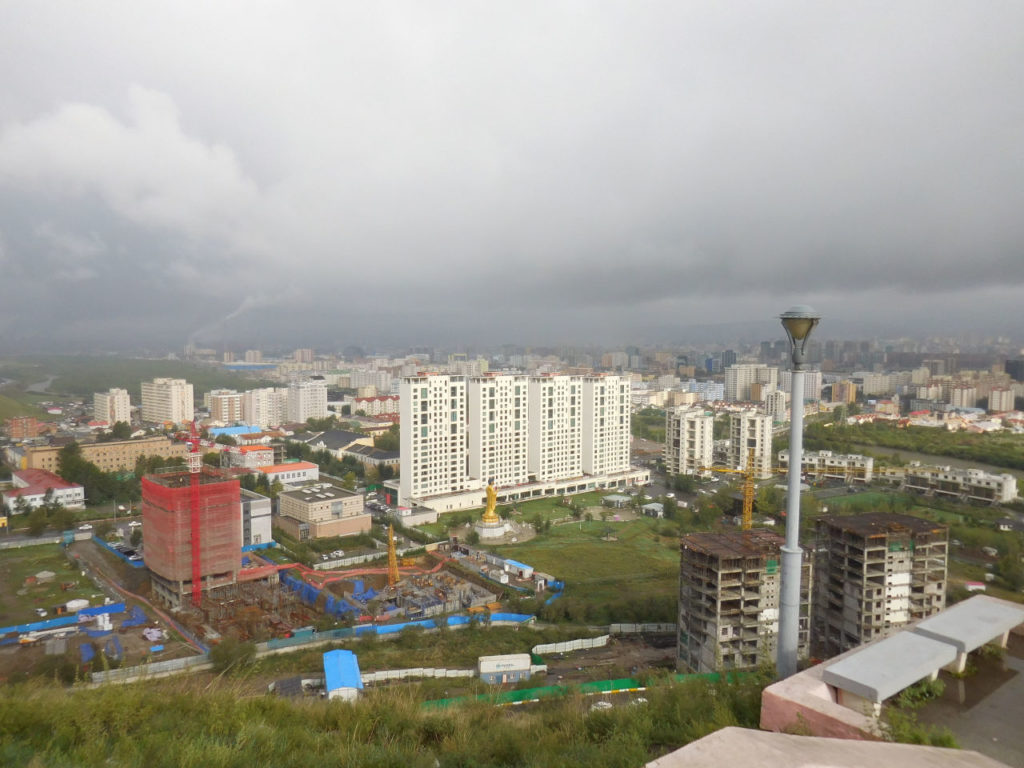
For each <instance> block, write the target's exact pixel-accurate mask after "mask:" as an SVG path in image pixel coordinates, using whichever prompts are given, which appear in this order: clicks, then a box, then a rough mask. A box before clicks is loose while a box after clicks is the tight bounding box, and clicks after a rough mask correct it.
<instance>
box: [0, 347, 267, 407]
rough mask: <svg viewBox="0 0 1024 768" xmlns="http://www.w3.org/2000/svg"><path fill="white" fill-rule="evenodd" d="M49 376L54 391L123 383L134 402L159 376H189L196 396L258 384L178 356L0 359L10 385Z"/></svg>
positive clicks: (86, 391)
mask: <svg viewBox="0 0 1024 768" xmlns="http://www.w3.org/2000/svg"><path fill="white" fill-rule="evenodd" d="M49 376H54V377H55V379H54V381H53V382H52V383H51V385H50V391H51V392H53V393H54V394H59V395H66V396H79V397H89V396H91V395H92V393H93V392H102V391H104V390H106V389H110V388H111V387H123V388H125V389H127V390H128V392H129V394H130V395H131V397H132V400H133V401H134V402H138V400H139V399H140V398H141V396H142V382H143V381H148V380H150V379H153V378H156V377H158V376H170V377H175V378H185V379H188V381H189V382H190V383H191V384H192V385H193V386H194V387H195V394H196V397H199V396H200V395H202V394H203V393H204V392H207V391H209V390H211V389H216V388H218V387H229V388H237V387H239V386H242V387H246V388H251V387H253V386H258V384H256V383H255V380H253V379H250V378H247V377H245V376H244V375H242V374H238V373H233V372H231V371H225V370H222V369H220V368H219V367H217V366H207V365H196V364H193V363H187V362H184V361H181V360H135V359H128V358H119V357H56V356H55V357H39V358H7V359H4V360H0V378H7V379H11V380H13V382H14V384H13V385H12V389H19V390H24V389H25V388H26V387H28V386H31V385H32V384H34V383H36V382H40V381H43V380H45V379H46V378H47V377H49ZM7 394H8V395H11V394H12V393H11V392H8V393H7Z"/></svg>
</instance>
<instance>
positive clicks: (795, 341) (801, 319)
mask: <svg viewBox="0 0 1024 768" xmlns="http://www.w3.org/2000/svg"><path fill="white" fill-rule="evenodd" d="M779 319H780V320H781V321H782V327H783V328H785V329H786V335H787V336H789V347H790V349H791V350H792V352H793V370H794V371H799V370H802V369H803V366H804V362H805V360H806V352H807V340H808V339H809V338H810V337H811V331H813V330H814V326H816V325H817V324H818V322H819V321H820V320H821V315H819V314H818V313H817V312H815V311H814V310H813V309H811V308H810V307H808V306H807V305H806V304H797V305H796V306H794V307H791V308H790V309H788V310H786V311H785V312H783V313H782V314H781V315H779Z"/></svg>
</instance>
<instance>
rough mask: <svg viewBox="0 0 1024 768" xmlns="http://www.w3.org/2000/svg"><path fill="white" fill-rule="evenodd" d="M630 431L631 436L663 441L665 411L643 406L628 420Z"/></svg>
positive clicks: (658, 441)
mask: <svg viewBox="0 0 1024 768" xmlns="http://www.w3.org/2000/svg"><path fill="white" fill-rule="evenodd" d="M630 431H631V432H632V433H633V437H639V438H641V439H643V440H653V441H654V442H656V443H663V442H665V412H664V411H662V410H660V409H658V408H644V409H643V410H641V411H637V412H636V413H634V414H633V416H632V419H631V420H630Z"/></svg>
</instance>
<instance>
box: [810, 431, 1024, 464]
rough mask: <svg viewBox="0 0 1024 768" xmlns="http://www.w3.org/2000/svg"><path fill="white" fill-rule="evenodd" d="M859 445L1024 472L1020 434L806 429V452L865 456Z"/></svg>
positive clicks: (1023, 446)
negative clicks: (827, 451) (859, 454)
mask: <svg viewBox="0 0 1024 768" xmlns="http://www.w3.org/2000/svg"><path fill="white" fill-rule="evenodd" d="M860 445H878V446H883V447H885V448H896V449H899V450H906V451H914V452H916V453H928V454H933V455H936V456H953V457H956V458H959V459H966V460H968V461H977V462H979V463H982V464H991V465H993V466H997V467H1008V468H1010V469H1024V438H1022V437H1021V436H1020V435H1008V434H1002V433H994V434H976V433H972V432H947V431H946V430H944V429H936V428H931V427H897V426H896V425H894V424H892V423H889V422H882V421H876V422H872V423H867V424H858V425H849V424H835V425H833V426H831V427H826V426H824V425H823V424H820V423H813V424H807V425H806V426H805V428H804V448H805V449H807V450H832V451H837V452H842V453H858V452H861V453H862V452H863V451H860V450H859V446H860Z"/></svg>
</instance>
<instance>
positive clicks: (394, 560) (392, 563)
mask: <svg viewBox="0 0 1024 768" xmlns="http://www.w3.org/2000/svg"><path fill="white" fill-rule="evenodd" d="M397 583H398V554H397V553H396V552H395V526H393V525H389V526H388V587H393V586H395V584H397Z"/></svg>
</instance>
